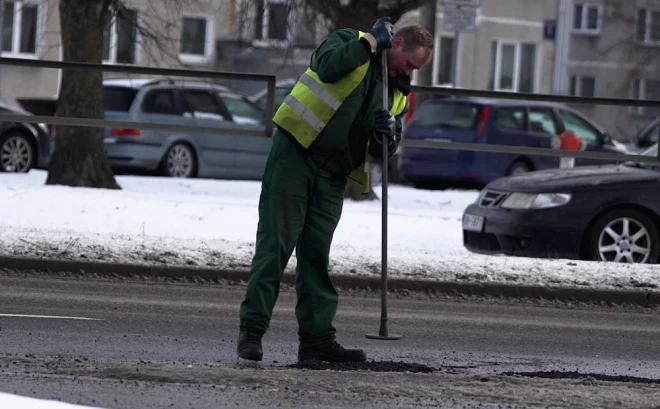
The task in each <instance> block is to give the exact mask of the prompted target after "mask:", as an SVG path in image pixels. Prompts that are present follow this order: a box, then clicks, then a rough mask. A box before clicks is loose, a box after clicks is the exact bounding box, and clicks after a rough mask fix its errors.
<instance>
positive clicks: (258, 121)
mask: <svg viewBox="0 0 660 409" xmlns="http://www.w3.org/2000/svg"><path fill="white" fill-rule="evenodd" d="M216 96H218V98H220V100H221V102H222V104H223V105H224V106H225V107H226V109H227V111H229V113H230V114H231V118H232V120H231V126H232V127H233V128H234V129H237V130H249V131H258V132H260V134H259V135H245V134H243V135H241V134H237V135H236V155H235V162H234V163H235V168H236V172H239V173H240V174H241V175H243V176H244V177H246V178H251V179H260V178H261V176H262V175H263V172H264V169H265V168H266V160H267V159H268V154H269V152H270V147H271V144H272V137H266V136H265V133H264V132H265V128H266V126H265V117H264V114H263V112H261V111H260V110H259V109H258V108H257V107H256V106H255V105H254V104H252V103H251V102H250V101H248V100H247V99H246V98H245V97H243V96H242V95H240V94H238V93H236V92H233V91H231V90H219V91H217V92H216Z"/></svg>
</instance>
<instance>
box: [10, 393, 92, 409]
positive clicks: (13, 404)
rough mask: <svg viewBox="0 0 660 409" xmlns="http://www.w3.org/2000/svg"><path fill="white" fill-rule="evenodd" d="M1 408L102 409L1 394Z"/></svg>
mask: <svg viewBox="0 0 660 409" xmlns="http://www.w3.org/2000/svg"><path fill="white" fill-rule="evenodd" d="M0 408H2V409H100V408H94V407H91V406H80V405H71V404H68V403H64V402H60V401H55V400H47V399H35V398H28V397H24V396H19V395H12V394H9V393H3V392H0Z"/></svg>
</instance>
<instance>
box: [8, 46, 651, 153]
mask: <svg viewBox="0 0 660 409" xmlns="http://www.w3.org/2000/svg"><path fill="white" fill-rule="evenodd" d="M0 65H6V66H21V67H34V68H52V69H73V70H95V71H103V72H112V73H130V74H139V75H159V76H163V77H192V78H204V79H236V80H246V81H265V82H266V83H267V90H268V92H267V104H266V113H265V114H266V116H265V117H266V118H272V117H273V116H274V113H275V112H274V107H275V80H276V77H275V75H266V74H253V73H237V72H224V71H209V70H189V69H165V68H151V67H135V66H123V65H105V64H87V63H77V62H61V61H48V60H24V59H19V58H0ZM411 91H412V92H415V93H420V94H440V95H450V96H459V97H473V98H489V99H512V100H519V101H520V100H523V101H544V102H554V103H566V104H589V105H613V106H628V107H630V106H638V107H653V108H660V103H659V102H657V101H645V100H635V99H617V98H593V97H573V96H563V95H550V94H530V93H518V92H502V91H481V90H472V89H465V88H447V87H435V86H419V85H413V86H412V87H411ZM0 121H12V122H39V123H44V124H50V125H62V126H80V127H97V128H108V127H119V128H135V129H151V130H165V131H167V130H169V131H186V132H203V133H217V134H223V133H231V134H243V135H256V136H262V137H266V138H270V137H272V135H273V130H274V124H273V122H272V121H268V120H267V121H266V123H265V130H264V131H255V130H245V129H231V130H227V129H222V128H217V127H205V126H186V125H169V124H158V123H151V122H136V121H121V120H106V119H89V118H71V117H51V116H36V115H35V116H32V115H30V116H27V115H16V114H0ZM401 146H402V147H411V148H431V149H446V150H461V151H473V152H491V153H507V154H519V155H532V156H552V157H573V158H581V159H595V160H606V161H635V162H642V163H658V162H660V152H659V157H647V156H640V155H626V154H622V153H607V152H589V151H566V150H559V149H551V148H532V147H525V146H512V145H490V144H487V145H486V144H479V143H458V142H445V141H438V140H408V139H404V140H403V141H402V143H401Z"/></svg>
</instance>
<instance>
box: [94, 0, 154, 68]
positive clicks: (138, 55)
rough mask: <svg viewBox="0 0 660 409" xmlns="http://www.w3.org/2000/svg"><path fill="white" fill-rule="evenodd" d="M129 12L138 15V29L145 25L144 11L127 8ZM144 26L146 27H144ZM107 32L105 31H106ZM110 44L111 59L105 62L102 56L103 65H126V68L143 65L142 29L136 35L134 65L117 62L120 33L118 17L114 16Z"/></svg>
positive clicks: (137, 8)
mask: <svg viewBox="0 0 660 409" xmlns="http://www.w3.org/2000/svg"><path fill="white" fill-rule="evenodd" d="M126 9H127V10H131V11H135V13H136V14H137V18H136V20H137V27H140V25H143V24H142V22H144V18H143V17H144V10H143V9H142V8H141V7H136V6H132V7H126ZM143 26H144V25H143ZM104 32H105V29H104ZM108 41H109V42H110V44H109V45H108V47H109V50H110V59H109V60H105V59H103V58H104V56H103V55H101V58H102V63H103V64H108V65H125V66H134V65H139V64H140V63H141V59H142V44H143V43H142V41H143V38H142V33H141V31H140V29H139V28H138V29H136V33H135V55H134V56H133V60H134V62H133V63H124V62H117V44H118V42H117V41H118V32H117V15H116V14H114V15H113V21H112V22H111V25H110V38H109V40H108Z"/></svg>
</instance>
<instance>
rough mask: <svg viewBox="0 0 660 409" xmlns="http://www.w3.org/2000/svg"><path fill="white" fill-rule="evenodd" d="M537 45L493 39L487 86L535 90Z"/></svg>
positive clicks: (523, 90) (519, 90)
mask: <svg viewBox="0 0 660 409" xmlns="http://www.w3.org/2000/svg"><path fill="white" fill-rule="evenodd" d="M537 49H538V47H537V45H536V44H531V43H516V42H508V41H493V42H492V46H491V53H492V54H491V74H490V84H489V88H490V89H492V90H495V91H513V92H536V76H537V73H536V71H537V66H538V63H537Z"/></svg>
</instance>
